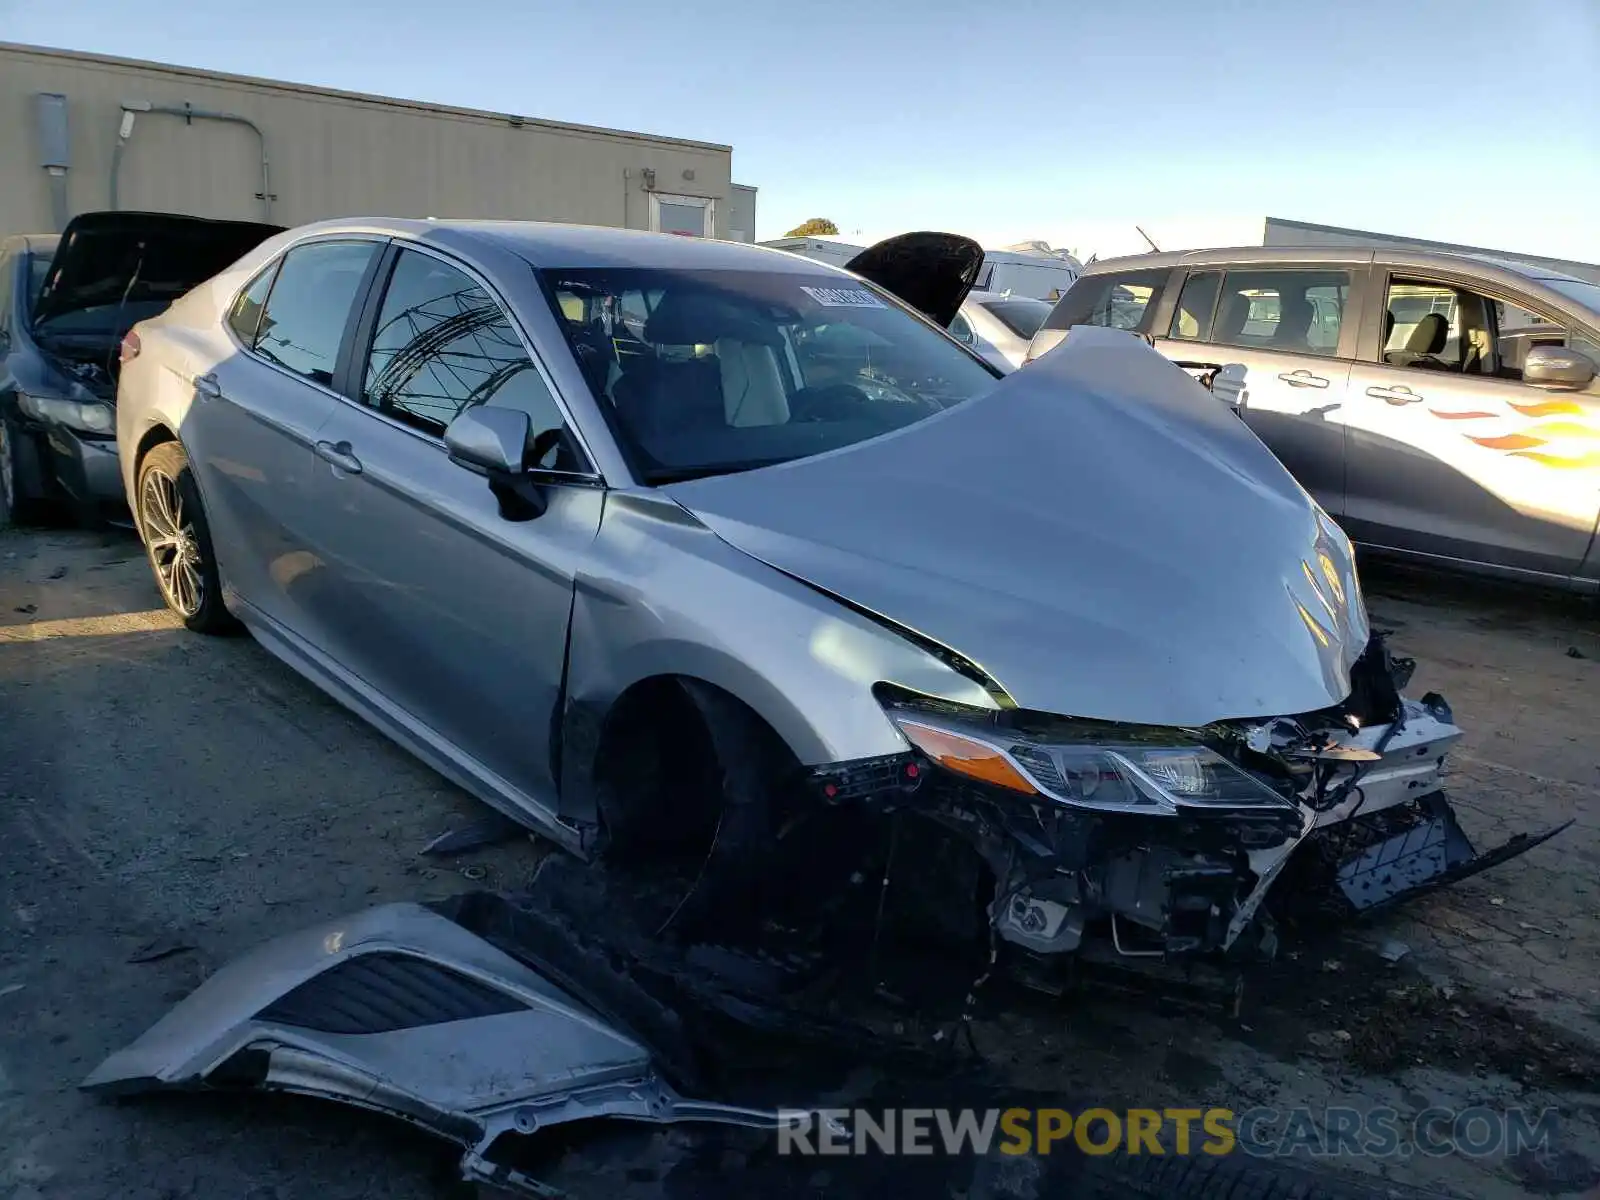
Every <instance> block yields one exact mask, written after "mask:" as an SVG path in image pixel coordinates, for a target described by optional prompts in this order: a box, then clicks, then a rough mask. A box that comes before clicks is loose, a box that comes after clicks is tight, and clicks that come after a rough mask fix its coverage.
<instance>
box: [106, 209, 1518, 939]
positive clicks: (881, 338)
mask: <svg viewBox="0 0 1600 1200" xmlns="http://www.w3.org/2000/svg"><path fill="white" fill-rule="evenodd" d="M981 261H982V251H981V250H980V249H979V248H978V247H977V246H976V245H975V244H974V243H971V242H969V241H968V240H966V239H962V238H955V237H951V236H949V235H943V234H933V233H920V234H911V235H906V236H905V237H903V238H897V239H891V240H890V241H889V242H886V243H881V244H880V245H878V246H874V247H872V248H870V249H869V250H867V251H865V252H864V253H863V254H862V255H861V256H859V257H858V258H857V259H856V260H855V261H854V262H852V264H851V271H852V272H854V273H851V272H844V271H839V270H836V269H832V268H828V267H825V266H823V265H821V264H818V263H815V262H812V261H809V260H805V259H801V258H797V257H795V256H791V255H785V254H781V253H778V252H774V251H768V250H764V249H762V248H759V247H751V246H744V245H738V244H732V243H719V242H707V241H698V240H693V239H685V238H673V237H654V236H649V235H643V234H638V233H633V232H626V231H614V230H598V229H583V228H578V227H572V226H545V225H536V224H511V223H484V224H474V223H452V222H412V221H372V222H364V223H363V222H356V223H349V222H330V223H325V224H323V225H319V226H312V227H309V228H307V229H303V230H297V231H294V232H292V233H289V234H285V235H283V236H281V237H279V238H275V239H273V240H272V241H269V242H267V243H266V244H264V245H263V246H262V247H260V248H259V249H258V250H257V251H255V252H254V253H252V254H251V255H248V256H246V257H245V258H244V259H243V260H242V261H241V262H240V263H239V264H237V265H236V267H235V268H233V269H231V270H230V271H228V272H225V273H224V274H223V275H221V276H219V277H217V278H216V279H215V280H213V281H211V282H210V283H208V284H207V285H205V286H203V287H201V288H199V289H197V290H196V291H195V292H194V293H192V294H191V295H190V296H189V297H187V298H186V299H184V300H183V301H181V302H179V303H178V304H176V305H174V306H173V307H172V308H171V309H170V310H168V312H167V313H165V314H164V315H162V316H161V317H159V318H156V319H155V320H152V321H148V322H145V323H143V324H141V325H140V326H139V327H138V328H137V329H136V330H135V336H137V337H139V338H140V339H141V340H142V347H143V349H142V352H141V353H140V354H139V355H138V356H137V357H133V358H131V359H130V360H129V362H128V363H127V364H126V365H125V368H124V372H123V375H122V384H121V403H120V405H119V410H118V432H119V441H120V445H121V446H122V448H123V470H124V474H125V477H126V478H127V480H128V482H129V487H130V492H131V493H132V494H135V495H137V496H138V497H139V513H138V517H139V523H140V527H141V530H142V532H143V535H144V537H145V540H146V544H147V547H148V548H149V550H150V554H151V560H152V564H153V566H154V568H155V570H156V575H157V579H158V581H159V582H160V583H161V586H162V590H163V594H164V595H165V596H166V597H167V599H168V602H169V603H170V604H171V605H172V606H173V607H174V608H175V609H176V610H177V611H178V612H179V613H180V614H181V615H182V616H183V618H184V619H185V621H186V622H187V623H188V624H190V626H191V627H192V628H196V629H202V630H210V629H220V628H223V627H225V626H226V625H227V624H228V623H229V621H230V620H231V619H232V617H237V618H239V619H242V620H243V621H244V623H245V624H246V625H247V626H248V627H249V628H250V629H251V630H252V632H254V633H255V635H256V636H257V637H258V638H259V639H260V640H261V641H262V643H263V644H264V645H265V646H266V647H267V648H268V649H269V650H271V651H272V652H273V653H275V654H277V655H278V656H280V657H281V658H283V659H284V660H285V661H286V662H288V663H289V664H290V665H292V666H294V667H295V668H296V669H297V670H300V671H301V672H303V673H304V674H306V675H307V676H308V677H309V678H311V679H312V680H313V681H315V682H316V683H318V684H319V685H320V686H322V687H324V688H325V689H326V690H328V691H329V692H330V693H331V694H333V695H334V696H336V697H337V698H338V699H340V700H341V701H342V702H344V703H345V704H347V705H348V706H350V707H351V708H352V709H354V710H355V711H356V712H358V713H360V714H361V715H363V716H364V717H366V718H367V719H368V720H370V721H372V722H373V723H374V724H376V725H377V726H378V727H379V728H380V729H382V730H384V731H385V732H386V733H388V734H390V735H391V736H393V737H395V738H396V739H397V740H399V741H400V742H401V743H402V744H404V745H406V746H408V747H409V748H411V749H412V750H413V751H415V752H416V753H418V754H419V755H421V756H422V757H423V758H425V759H426V760H427V761H429V762H430V763H432V764H434V765H435V766H437V767H438V768H439V769H440V770H442V771H444V772H445V773H446V774H447V775H449V776H450V777H452V778H454V779H456V780H457V781H458V782H460V783H462V784H463V785H464V786H465V787H467V788H468V789H469V790H471V791H473V792H475V793H476V794H477V795H479V796H480V797H481V798H483V799H484V800H485V801H487V802H488V803H490V804H491V805H493V806H495V807H496V808H498V809H500V810H501V811H502V812H503V813H504V814H506V815H508V816H510V817H513V818H514V819H516V820H518V821H521V822H523V823H525V824H528V825H530V826H532V827H533V828H535V829H538V830H539V831H540V832H543V833H545V834H547V835H549V836H550V837H552V838H553V839H554V840H556V841H558V842H559V843H560V844H562V845H563V846H565V847H566V848H568V849H569V850H572V851H574V852H576V853H578V854H580V855H582V856H585V857H590V856H593V855H595V854H596V853H598V852H599V851H601V850H602V849H603V848H605V846H606V845H607V844H608V843H610V844H611V845H613V846H614V847H616V848H617V849H618V850H622V849H634V850H641V849H642V850H644V851H646V852H663V851H664V848H672V847H676V848H680V849H681V848H683V847H685V846H687V847H689V848H690V850H691V852H692V853H694V854H697V855H704V856H705V858H706V860H707V861H706V863H705V869H704V870H703V871H702V872H701V874H702V875H703V876H704V877H705V881H706V886H704V887H702V888H700V889H698V893H699V896H698V899H697V901H696V905H695V906H692V907H698V908H699V910H700V911H701V912H705V911H707V910H711V911H714V910H715V909H716V908H718V907H719V906H720V907H723V908H727V907H730V906H735V905H737V904H738V903H739V902H740V901H739V896H740V894H741V891H742V889H745V888H748V887H750V886H753V885H755V884H758V883H759V879H760V876H761V874H762V872H763V865H762V864H763V863H764V861H765V860H766V858H767V857H768V856H769V855H770V854H772V853H773V852H774V849H775V847H776V846H777V844H778V842H780V841H781V840H782V837H783V833H784V830H786V829H788V828H791V827H792V826H793V823H794V822H795V821H796V820H801V819H816V818H817V817H818V814H821V815H823V816H825V815H826V812H827V811H828V809H829V808H830V806H831V807H833V808H838V807H840V806H844V805H850V806H853V807H859V808H866V809H869V810H874V811H882V812H888V811H891V810H892V811H894V812H897V813H900V814H903V815H905V816H909V817H913V818H916V819H919V820H924V819H925V820H926V821H928V822H931V823H933V824H935V825H937V826H938V827H941V828H942V829H944V830H945V831H947V832H948V833H949V834H950V835H952V836H953V837H954V838H955V839H957V840H958V841H959V842H960V843H962V844H963V845H966V846H969V847H971V848H972V849H973V850H974V851H975V852H976V853H977V854H978V855H979V856H980V857H981V860H982V862H983V863H984V864H986V867H987V870H988V872H989V874H990V875H991V876H992V880H991V883H992V889H991V894H990V895H989V896H988V897H986V901H985V902H986V905H987V907H988V910H989V911H988V920H989V921H990V922H992V927H993V929H994V930H995V931H997V933H998V935H999V936H1000V937H1001V938H1002V939H1003V940H1004V941H1005V942H1007V943H1010V944H1013V945H1015V946H1016V947H1019V948H1021V950H1022V951H1024V952H1026V953H1027V954H1029V955H1032V956H1044V957H1059V956H1062V955H1070V954H1072V953H1074V952H1077V951H1079V950H1080V947H1083V946H1086V945H1088V944H1090V943H1093V944H1097V945H1101V946H1107V945H1109V946H1110V947H1111V949H1112V952H1113V953H1118V954H1121V955H1124V956H1137V957H1148V956H1171V955H1177V954H1184V953H1191V952H1213V951H1243V950H1247V949H1248V950H1252V951H1270V950H1271V948H1272V945H1273V940H1274V933H1273V930H1274V922H1275V919H1276V918H1275V916H1274V907H1275V906H1274V905H1272V904H1269V903H1268V902H1269V901H1271V900H1276V899H1278V898H1279V897H1280V895H1282V894H1284V893H1285V892H1286V885H1287V883H1288V880H1287V879H1285V873H1286V872H1287V871H1289V869H1290V868H1291V867H1297V866H1298V865H1302V864H1303V865H1304V866H1305V869H1306V870H1307V871H1309V872H1311V873H1312V874H1315V871H1313V870H1312V864H1314V863H1322V862H1323V860H1324V859H1325V858H1331V859H1332V860H1333V861H1332V862H1331V864H1324V865H1327V866H1328V870H1327V871H1326V872H1325V875H1326V877H1325V878H1324V879H1323V880H1322V881H1321V884H1320V885H1319V887H1318V888H1316V889H1311V890H1318V891H1326V892H1328V893H1329V894H1331V895H1333V896H1335V897H1342V898H1343V900H1344V902H1345V903H1346V904H1348V905H1349V906H1350V907H1352V908H1355V909H1358V910H1360V909H1368V908H1371V907H1373V906H1374V905H1376V904H1377V903H1379V902H1381V901H1385V900H1392V899H1396V898H1398V897H1400V896H1402V895H1405V894H1410V893H1412V892H1414V891H1416V890H1417V889H1419V888H1423V887H1426V886H1430V885H1434V884H1437V883H1439V882H1442V881H1444V880H1447V879H1450V878H1456V877H1459V876H1460V875H1461V874H1463V873H1467V872H1470V871H1472V870H1476V869H1482V868H1483V867H1484V866H1487V865H1490V864H1492V863H1494V862H1496V861H1500V860H1501V859H1503V858H1504V857H1507V856H1509V855H1510V854H1514V853H1517V852H1519V851H1520V850H1522V849H1525V848H1526V847H1527V846H1530V845H1533V844H1535V842H1536V840H1537V839H1531V840H1524V841H1518V842H1514V843H1512V844H1511V845H1509V846H1508V847H1503V848H1501V849H1499V850H1496V851H1493V852H1491V853H1489V854H1487V855H1481V856H1480V855H1478V854H1477V853H1476V852H1475V851H1474V850H1473V848H1472V847H1471V846H1470V844H1469V843H1468V842H1467V841H1466V839H1465V836H1464V835H1463V834H1462V833H1461V831H1460V829H1459V827H1458V826H1457V825H1456V823H1455V820H1454V818H1453V816H1451V814H1450V811H1449V808H1448V805H1447V803H1446V801H1445V800H1444V798H1443V793H1442V790H1441V789H1442V784H1441V777H1440V770H1441V767H1442V764H1443V760H1444V757H1445V754H1446V752H1447V750H1448V748H1449V747H1450V745H1452V744H1453V743H1454V741H1455V740H1456V739H1457V738H1458V737H1459V734H1460V731H1459V730H1458V729H1457V728H1456V726H1455V725H1454V724H1453V723H1452V721H1451V719H1450V714H1449V710H1448V708H1447V707H1446V706H1445V704H1444V703H1443V702H1442V701H1439V700H1437V699H1433V700H1425V701H1424V702H1421V703H1417V702H1409V701H1402V700H1401V699H1400V698H1399V695H1398V688H1399V686H1400V685H1402V684H1403V683H1404V682H1405V679H1404V672H1403V671H1401V672H1399V673H1397V672H1396V670H1395V668H1394V665H1393V663H1392V662H1391V660H1390V658H1389V656H1388V654H1387V652H1386V651H1385V650H1384V648H1383V646H1382V643H1381V640H1378V639H1375V638H1373V636H1372V635H1371V632H1370V630H1369V628H1368V624H1367V617H1366V613H1365V608H1364V604H1363V601H1362V597H1361V594H1360V588H1359V584H1358V583H1357V579H1356V572H1355V566H1354V562H1353V559H1352V553H1351V547H1350V543H1349V541H1348V539H1347V538H1346V537H1345V536H1344V535H1343V534H1342V533H1341V532H1340V531H1339V529H1338V528H1337V527H1336V526H1335V525H1334V524H1333V523H1332V521H1330V520H1329V519H1328V517H1327V516H1326V514H1325V513H1323V512H1322V511H1321V510H1320V509H1319V508H1318V507H1317V506H1316V504H1315V503H1314V502H1313V501H1312V500H1311V499H1310V498H1309V497H1308V496H1307V494H1306V493H1305V492H1304V491H1303V490H1302V489H1301V488H1300V487H1299V485H1297V484H1296V483H1295V482H1294V481H1293V479H1291V478H1290V476H1289V474H1288V473H1287V472H1286V471H1285V469H1284V468H1283V467H1282V465H1281V464H1279V463H1278V461H1277V460H1276V459H1274V458H1273V456H1272V455H1271V454H1270V453H1269V452H1268V451H1267V450H1266V448H1265V447H1264V446H1263V445H1262V444H1261V442H1260V441H1259V440H1257V438H1256V437H1255V436H1254V435H1253V434H1252V433H1251V432H1250V431H1249V430H1248V429H1247V428H1246V427H1245V426H1244V425H1243V424H1242V423H1241V422H1240V421H1239V420H1238V419H1237V417H1236V416H1235V415H1234V413H1233V412H1232V411H1231V410H1230V409H1229V408H1228V407H1227V406H1225V405H1223V404H1220V403H1218V402H1217V400H1216V398H1215V397H1214V396H1212V395H1210V394H1209V393H1208V392H1206V391H1205V389H1204V388H1202V387H1201V386H1199V385H1198V384H1197V383H1195V382H1194V381H1193V380H1191V379H1190V378H1188V377H1187V376H1186V375H1185V374H1184V373H1183V371H1182V370H1180V369H1179V368H1178V367H1177V366H1174V365H1173V364H1171V363H1169V362H1168V361H1167V360H1165V359H1164V358H1162V357H1161V356H1160V355H1159V354H1157V353H1155V352H1154V351H1152V350H1151V349H1150V348H1149V347H1147V346H1145V345H1143V344H1142V343H1141V342H1139V341H1138V340H1136V339H1133V338H1130V337H1128V336H1127V335H1126V334H1123V333H1120V332H1116V331H1110V330H1097V329H1092V328H1086V329H1082V330H1079V331H1078V332H1077V333H1075V334H1074V336H1073V337H1072V338H1071V339H1070V340H1069V341H1068V342H1067V343H1066V344H1064V345H1063V346H1062V347H1060V348H1059V349H1057V350H1056V351H1054V352H1052V353H1050V354H1048V355H1046V356H1045V357H1044V358H1042V359H1040V360H1039V361H1037V362H1035V363H1033V364H1031V365H1030V366H1028V367H1027V368H1025V369H1023V370H1021V371H1018V372H1016V373H1014V374H1012V375H1010V376H1008V377H1006V378H1004V379H1001V378H999V376H998V373H997V372H995V371H994V370H993V369H991V368H989V367H987V366H986V365H984V364H983V363H982V362H981V360H979V359H977V358H976V357H974V356H973V355H971V354H969V353H968V352H966V351H965V350H963V349H962V348H961V347H960V346H959V345H958V344H957V343H956V342H955V341H954V340H952V339H951V338H950V337H949V336H948V335H947V334H946V333H944V332H943V331H942V330H943V327H944V326H945V325H947V324H948V322H949V321H950V320H951V319H952V318H953V317H954V315H955V314H956V312H957V311H958V309H959V306H960V304H961V301H962V299H963V298H964V297H965V296H966V295H967V293H968V292H969V291H970V290H971V287H972V282H973V279H974V278H975V277H976V273H977V269H978V266H979V265H980V264H981ZM319 271H321V272H324V273H325V274H326V279H324V278H323V275H322V274H319ZM275 280H276V282H275ZM330 296H338V297H340V298H341V299H340V308H339V311H337V312H329V311H326V306H327V304H328V303H329V302H330V301H329V299H328V298H329V297H330ZM896 297H902V298H904V301H905V302H907V303H909V306H910V307H909V308H908V307H907V306H906V304H905V303H902V301H901V300H900V299H896ZM308 298H310V299H308ZM263 301H264V303H263ZM313 303H314V305H315V312H316V315H317V321H316V323H315V324H312V323H309V322H308V321H307V320H306V316H305V313H304V312H302V311H301V310H302V309H305V308H306V307H307V306H308V305H311V304H313ZM917 313H920V314H922V315H921V316H918V315H916V314H917ZM319 337H320V338H323V339H324V340H325V342H326V344H325V345H323V346H320V347H319V346H314V345H309V343H311V342H313V341H315V340H316V339H317V338H319ZM473 364H476V365H473ZM305 372H309V374H307V375H305V377H304V378H302V375H303V374H304V373H305ZM464 372H465V373H466V374H467V376H468V377H467V378H461V376H462V374H463V373H464ZM452 380H453V381H454V382H453V383H452ZM512 383H515V385H516V386H511V385H512ZM457 384H459V389H458V390H453V389H455V388H456V385H457ZM535 731H539V732H535ZM543 731H548V736H546V735H545V733H544V732H543ZM708 800H709V803H708ZM1540 836H1549V835H1548V834H1543V835H1540ZM707 843H710V849H709V851H707V850H706V845H707ZM1307 888H1309V885H1307ZM1307 888H1301V887H1300V886H1299V885H1298V881H1297V883H1296V886H1295V887H1290V888H1287V891H1288V892H1291V893H1295V894H1296V896H1298V894H1299V893H1300V892H1302V891H1305V890H1307Z"/></svg>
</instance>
